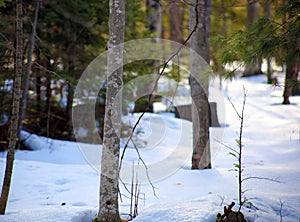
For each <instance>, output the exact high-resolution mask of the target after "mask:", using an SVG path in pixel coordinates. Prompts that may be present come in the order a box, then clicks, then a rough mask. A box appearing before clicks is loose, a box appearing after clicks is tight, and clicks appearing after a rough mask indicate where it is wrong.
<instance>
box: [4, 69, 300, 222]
mask: <svg viewBox="0 0 300 222" xmlns="http://www.w3.org/2000/svg"><path fill="white" fill-rule="evenodd" d="M278 79H279V86H272V85H268V84H266V81H267V79H266V76H264V75H258V76H255V77H249V78H237V79H234V80H233V81H231V82H224V83H223V89H222V90H221V91H219V90H218V88H219V83H218V81H215V82H212V84H211V88H210V91H211V94H210V99H211V100H212V101H213V100H216V101H217V102H218V115H219V121H220V123H221V126H222V127H212V128H211V156H212V169H208V170H190V166H191V163H190V157H191V143H192V124H191V122H189V121H185V120H180V119H176V118H174V116H173V114H172V113H152V114H150V113H149V114H147V115H146V116H145V118H143V120H142V122H141V124H140V129H139V130H140V131H142V132H143V133H141V134H140V136H139V137H138V136H137V139H138V141H139V142H140V145H141V146H143V144H144V146H146V147H145V148H143V149H140V155H141V156H142V157H143V159H144V161H145V162H146V163H147V164H148V165H149V176H150V178H151V180H152V183H153V185H154V186H155V192H156V196H155V195H154V194H153V189H152V188H153V187H152V186H151V185H150V184H149V182H148V181H147V178H146V177H145V172H144V168H143V165H142V164H139V169H137V170H139V171H138V172H139V179H138V183H141V185H140V188H139V189H140V200H139V205H138V213H139V215H138V217H137V218H135V219H134V221H135V222H146V221H147V222H150V221H151V222H156V221H157V222H158V221H159V222H161V221H166V222H171V221H172V222H175V221H177V222H182V221H189V222H198V221H199V222H200V221H201V222H215V217H216V214H217V213H218V212H221V213H222V211H223V206H225V205H227V204H230V203H231V202H232V201H236V199H237V179H236V172H234V171H232V170H231V169H233V168H234V167H233V164H234V163H236V161H235V159H234V158H233V157H232V156H231V155H229V154H228V153H229V149H228V148H226V147H225V146H224V145H222V144H225V145H226V146H230V147H232V148H236V142H235V140H236V139H237V137H238V132H239V119H238V117H237V115H236V114H235V111H234V109H233V107H232V106H231V104H230V102H229V100H228V99H227V98H228V97H229V98H230V100H231V101H232V102H233V103H234V104H235V107H236V109H237V110H238V111H239V110H241V106H242V102H243V87H244V88H245V89H246V91H247V98H246V106H245V125H244V134H243V145H244V148H243V150H244V151H243V163H244V167H245V170H244V174H243V175H244V177H256V178H257V177H258V178H260V179H249V180H247V181H246V182H245V183H244V189H245V190H248V191H247V192H246V193H245V197H247V198H248V199H249V201H251V204H252V207H251V208H243V212H244V214H245V216H246V217H247V219H248V221H249V222H254V221H255V222H276V221H278V222H299V221H300V186H299V184H300V97H291V105H282V104H281V102H282V92H283V87H282V85H283V76H282V75H279V76H278ZM137 117H138V114H135V115H132V116H129V117H127V118H128V120H129V121H130V122H132V123H134V120H136V119H137ZM23 136H24V137H26V136H30V137H28V138H27V141H26V142H27V143H29V144H30V146H31V147H34V148H35V150H34V151H21V150H18V151H17V152H16V161H15V167H14V172H13V179H12V186H11V191H10V196H9V202H8V206H7V214H6V215H4V216H0V221H2V222H23V221H28V222H42V221H44V222H52V221H53V222H57V221H60V222H70V221H71V222H85V221H91V220H92V219H93V218H95V216H96V214H97V210H98V196H99V195H98V193H99V169H98V168H99V162H98V161H99V160H100V153H101V146H100V145H90V144H77V143H75V142H69V141H60V140H51V139H47V138H43V137H39V136H36V135H29V134H28V133H26V132H23ZM145 141H146V142H145ZM123 142H124V141H123ZM221 143H222V144H221ZM178 147H179V148H180V149H177V148H178ZM173 154H174V155H173ZM5 158H6V153H5V152H2V153H0V182H1V184H2V179H3V173H4V168H5ZM133 161H135V163H137V162H138V157H137V154H136V151H135V150H134V149H128V150H127V151H126V155H125V158H124V169H127V170H125V172H124V173H122V177H123V178H124V181H125V182H128V183H129V184H127V186H128V188H129V189H130V186H131V184H130V183H131V176H130V172H131V165H132V163H133ZM262 178H268V180H265V179H262ZM271 179H272V180H277V181H280V183H278V182H272V181H270V180H271ZM120 188H121V193H122V194H124V196H123V198H122V202H120V211H121V213H122V217H123V218H124V219H126V218H127V215H128V214H129V213H130V199H128V198H127V197H128V196H130V194H128V193H127V191H126V190H125V188H124V186H123V185H122V184H120ZM126 196H127V197H126Z"/></svg>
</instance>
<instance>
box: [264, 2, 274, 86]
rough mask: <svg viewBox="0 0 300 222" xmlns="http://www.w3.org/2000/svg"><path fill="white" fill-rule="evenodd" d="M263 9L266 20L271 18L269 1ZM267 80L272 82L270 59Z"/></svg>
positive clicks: (269, 59)
mask: <svg viewBox="0 0 300 222" xmlns="http://www.w3.org/2000/svg"><path fill="white" fill-rule="evenodd" d="M263 7H264V16H265V17H266V18H268V19H270V18H271V1H269V0H268V1H266V2H265V3H264V5H263ZM267 78H268V83H269V84H271V83H272V82H273V79H272V68H271V58H270V57H268V58H267Z"/></svg>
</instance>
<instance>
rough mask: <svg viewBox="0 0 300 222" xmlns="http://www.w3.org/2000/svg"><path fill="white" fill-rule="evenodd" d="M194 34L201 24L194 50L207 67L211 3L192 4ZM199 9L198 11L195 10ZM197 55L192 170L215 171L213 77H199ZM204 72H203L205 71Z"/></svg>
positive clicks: (193, 83) (193, 63)
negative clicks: (211, 133) (210, 86)
mask: <svg viewBox="0 0 300 222" xmlns="http://www.w3.org/2000/svg"><path fill="white" fill-rule="evenodd" d="M190 3H191V6H190V21H189V26H190V30H192V29H193V28H194V27H195V24H197V22H198V24H197V27H198V28H197V30H196V32H195V33H194V34H193V36H192V37H191V43H190V47H191V49H193V50H194V51H195V53H197V54H199V55H200V56H201V57H202V58H203V59H204V60H205V61H206V63H207V64H209V61H210V53H209V42H208V36H209V30H210V29H209V26H210V20H209V18H208V17H209V12H210V10H209V9H208V4H209V3H210V1H208V0H191V1H190ZM195 7H197V10H195ZM195 53H194V52H193V51H192V52H191V73H193V74H194V75H190V86H191V96H192V117H193V156H192V169H204V168H211V157H210V143H209V125H210V113H209V102H208V83H209V77H208V76H207V75H205V74H207V73H199V70H200V69H201V68H203V67H201V64H199V60H198V59H197V56H195ZM202 71H203V70H202Z"/></svg>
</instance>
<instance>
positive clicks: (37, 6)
mask: <svg viewBox="0 0 300 222" xmlns="http://www.w3.org/2000/svg"><path fill="white" fill-rule="evenodd" d="M40 1H41V0H36V3H35V9H34V19H33V24H32V32H31V36H30V43H29V50H28V57H27V61H28V62H27V68H26V73H25V81H24V90H23V93H22V100H21V107H20V108H21V112H20V118H19V130H21V129H22V120H23V119H24V117H25V112H26V105H27V93H28V88H29V80H30V74H31V66H32V54H33V51H34V44H35V33H36V27H37V21H38V14H39V9H40Z"/></svg>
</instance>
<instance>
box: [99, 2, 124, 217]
mask: <svg viewBox="0 0 300 222" xmlns="http://www.w3.org/2000/svg"><path fill="white" fill-rule="evenodd" d="M109 5H110V16H109V42H108V61H107V66H108V78H107V90H106V108H105V118H104V135H103V150H102V162H101V181H100V199H99V201H100V204H99V205H100V207H99V212H98V216H97V218H98V220H99V221H111V222H119V221H120V215H119V204H118V192H119V156H120V129H121V110H122V98H121V97H122V93H121V90H122V85H123V79H122V75H123V67H122V64H123V48H122V47H120V46H118V45H119V44H120V43H123V42H124V28H125V0H110V3H109ZM116 65H119V67H118V69H117V70H114V67H116Z"/></svg>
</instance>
